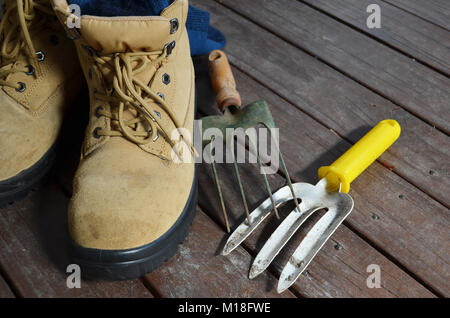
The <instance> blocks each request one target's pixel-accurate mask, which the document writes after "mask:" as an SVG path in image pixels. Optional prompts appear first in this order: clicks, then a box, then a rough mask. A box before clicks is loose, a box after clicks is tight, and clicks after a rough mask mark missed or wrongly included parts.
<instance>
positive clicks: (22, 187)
mask: <svg viewBox="0 0 450 318" xmlns="http://www.w3.org/2000/svg"><path fill="white" fill-rule="evenodd" d="M55 158H56V145H53V146H52V147H51V148H50V149H49V150H48V151H47V153H46V154H45V155H44V156H43V157H42V158H41V159H40V160H39V161H38V162H36V163H35V164H34V165H33V166H31V167H30V168H28V169H26V170H24V171H22V172H20V173H19V174H18V175H16V176H14V177H12V178H10V179H7V180H3V181H0V209H1V208H4V207H6V206H8V205H11V204H13V203H14V202H17V201H19V200H21V199H24V198H25V197H26V196H27V195H28V193H29V192H30V191H31V190H32V189H34V188H36V187H38V186H39V185H40V183H41V182H42V181H43V180H44V177H45V176H46V175H47V174H48V172H49V171H50V169H51V167H52V166H53V163H54V162H55Z"/></svg>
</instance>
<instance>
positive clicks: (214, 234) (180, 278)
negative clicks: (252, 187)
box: [146, 209, 295, 298]
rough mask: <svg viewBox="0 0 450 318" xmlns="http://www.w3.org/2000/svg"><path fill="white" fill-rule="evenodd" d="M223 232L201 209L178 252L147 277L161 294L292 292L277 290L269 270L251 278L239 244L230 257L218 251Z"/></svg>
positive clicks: (267, 294)
mask: <svg viewBox="0 0 450 318" xmlns="http://www.w3.org/2000/svg"><path fill="white" fill-rule="evenodd" d="M225 238H226V236H225V233H224V231H223V229H221V228H220V227H218V226H217V225H216V224H215V223H214V222H213V221H212V220H211V219H210V218H209V217H208V216H207V215H206V214H205V213H204V212H203V211H202V210H200V209H197V215H196V217H195V220H194V223H193V224H192V226H191V230H190V232H189V235H188V237H187V239H186V241H185V242H184V243H183V244H182V245H181V246H180V248H179V251H178V253H177V254H176V255H175V256H174V257H173V258H171V259H170V260H169V261H168V262H167V263H165V264H164V265H163V266H162V267H161V268H159V269H157V270H156V271H154V272H152V273H150V274H148V275H147V276H146V279H148V280H149V281H150V283H151V284H152V286H154V288H155V289H156V290H157V291H158V293H159V294H160V295H161V296H162V297H202V298H203V297H232V298H236V297H245V298H247V297H257V298H273V297H288V298H294V297H295V296H294V295H293V294H292V293H291V292H290V291H286V292H284V293H282V294H281V295H279V294H278V293H277V292H276V288H275V287H276V285H277V282H278V280H277V279H276V278H275V277H274V276H273V275H271V274H269V273H267V272H266V273H264V275H261V277H258V278H257V279H255V280H252V281H250V280H249V279H248V278H247V276H248V269H249V268H250V265H251V260H252V258H251V256H250V255H249V254H248V253H247V252H246V251H245V250H244V249H243V248H238V249H237V250H236V252H235V253H233V255H232V256H231V257H225V256H221V255H219V248H220V247H222V246H223V243H224V240H225Z"/></svg>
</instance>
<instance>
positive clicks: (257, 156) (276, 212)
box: [249, 141, 280, 219]
mask: <svg viewBox="0 0 450 318" xmlns="http://www.w3.org/2000/svg"><path fill="white" fill-rule="evenodd" d="M249 144H251V145H252V148H253V149H254V150H255V153H256V160H257V162H258V166H259V170H260V171H263V173H262V175H263V179H264V185H265V186H266V190H267V193H269V198H270V201H271V202H272V208H273V210H274V212H275V216H276V217H277V219H280V214H279V213H278V208H277V205H276V204H275V200H274V199H273V193H272V189H271V188H270V185H269V180H267V175H266V173H265V172H264V170H263V166H262V163H261V158H260V157H259V154H258V150H257V148H256V147H255V145H254V144H253V143H252V142H251V141H249Z"/></svg>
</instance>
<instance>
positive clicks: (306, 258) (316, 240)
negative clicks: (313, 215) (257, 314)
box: [277, 208, 351, 293]
mask: <svg viewBox="0 0 450 318" xmlns="http://www.w3.org/2000/svg"><path fill="white" fill-rule="evenodd" d="M350 212H351V211H347V212H346V213H339V212H338V211H337V209H336V208H332V209H329V210H328V211H327V212H326V213H325V214H324V215H323V216H322V217H321V218H320V219H319V221H317V223H316V224H314V226H313V227H312V229H311V230H309V231H308V233H307V234H306V236H305V237H304V238H303V240H302V241H301V243H300V245H299V246H298V247H297V248H296V250H295V252H294V253H293V254H292V256H291V257H290V259H289V261H288V262H287V264H286V265H285V267H284V268H283V270H282V272H281V275H280V279H279V281H278V288H277V291H278V293H282V292H283V291H285V290H286V289H288V288H289V287H290V286H291V285H292V284H293V283H294V282H295V281H296V280H297V278H298V277H299V276H300V275H301V273H302V272H303V271H304V270H305V268H306V267H307V266H308V265H309V263H310V262H311V261H312V259H313V258H314V256H315V255H316V254H317V253H318V252H319V251H320V249H321V248H322V246H323V245H324V244H325V243H326V242H327V240H328V239H329V238H330V236H331V235H332V234H333V233H334V232H335V231H336V229H337V228H338V227H339V225H341V223H342V222H343V221H344V219H345V218H346V217H347V216H348V215H349V214H350Z"/></svg>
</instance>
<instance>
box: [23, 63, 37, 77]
mask: <svg viewBox="0 0 450 318" xmlns="http://www.w3.org/2000/svg"><path fill="white" fill-rule="evenodd" d="M26 67H27V68H28V72H25V74H27V75H34V72H35V69H34V66H33V65H27V66H26Z"/></svg>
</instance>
